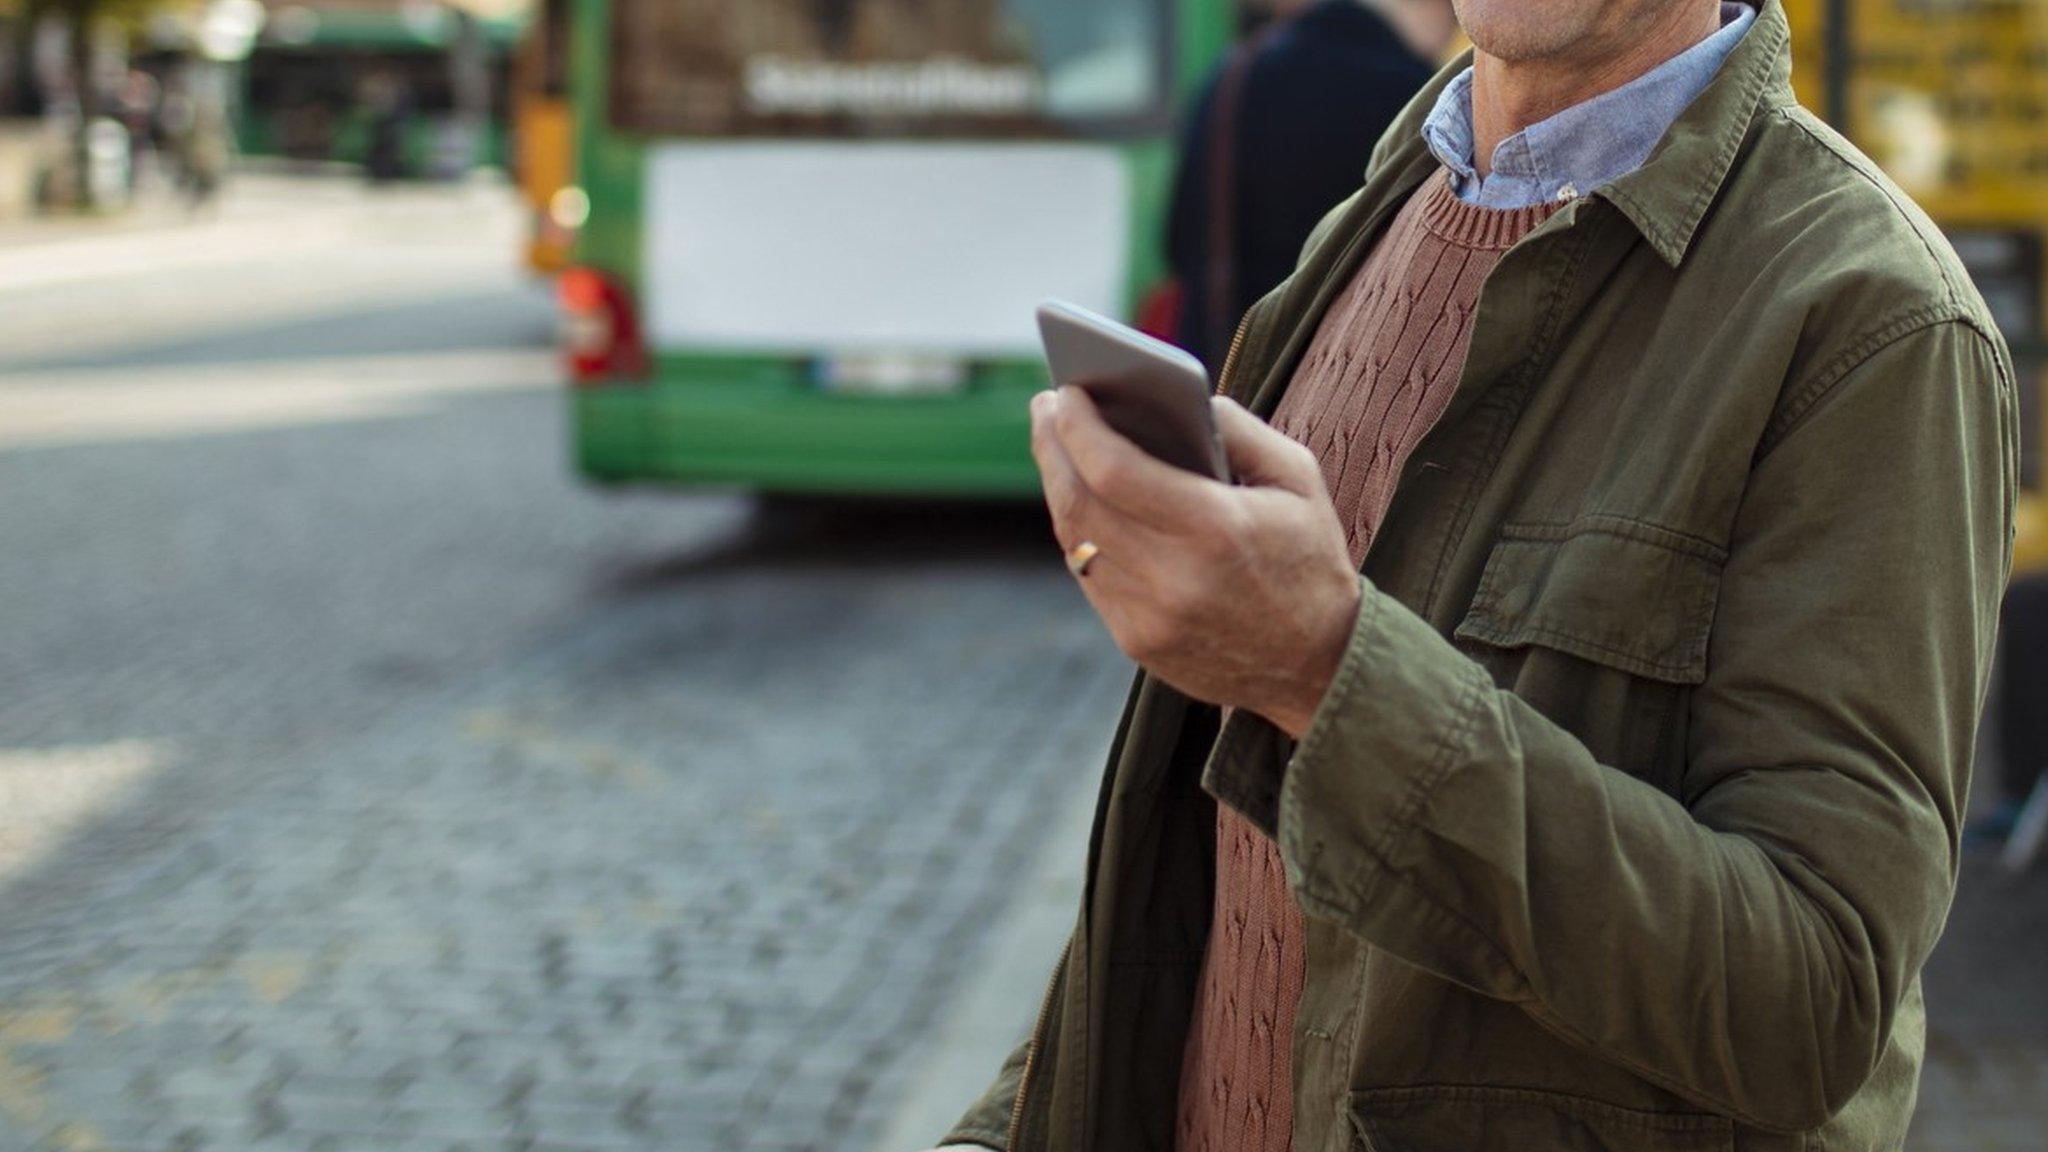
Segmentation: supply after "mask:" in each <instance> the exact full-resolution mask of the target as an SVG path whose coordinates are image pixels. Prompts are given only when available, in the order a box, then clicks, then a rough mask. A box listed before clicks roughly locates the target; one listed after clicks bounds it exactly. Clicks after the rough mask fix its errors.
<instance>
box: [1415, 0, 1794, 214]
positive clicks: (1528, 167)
mask: <svg viewBox="0 0 2048 1152" xmlns="http://www.w3.org/2000/svg"><path fill="white" fill-rule="evenodd" d="M1754 23H1756V10H1755V9H1754V8H1751V7H1750V6H1748V5H1747V4H1731V3H1724V4H1722V5H1721V30H1720V31H1719V32H1716V33H1714V34H1713V35H1712V36H1709V37H1707V38H1706V39H1705V40H1702V41H1700V42H1699V43H1698V44H1695V45H1693V46H1692V47H1691V48H1688V49H1686V50H1685V51H1684V52H1681V53H1679V54H1678V55H1676V56H1673V57H1672V58H1671V59H1669V60H1666V61H1665V62H1664V63H1662V64H1659V65H1658V66H1657V67H1655V68H1652V69H1651V70H1650V71H1648V72H1645V73H1644V74H1642V75H1641V76H1638V77H1636V78H1635V79H1634V80H1631V81H1629V82H1628V83H1626V84H1624V85H1622V86H1621V87H1619V88H1616V89H1614V90H1613V91H1611V92H1603V93H1601V94H1600V95H1598V96H1595V97H1593V98H1592V99H1591V100H1588V101H1586V102H1585V103H1583V104H1577V105H1574V106H1572V107H1570V108H1567V109H1565V110H1564V111H1562V112H1559V113H1558V114H1557V115H1555V116H1552V117H1551V118H1550V119H1548V120H1545V121H1543V122H1542V123H1540V124H1532V125H1530V126H1529V127H1528V128H1525V129H1523V130H1522V131H1520V132H1517V133H1515V134H1514V135H1513V136H1510V137H1508V138H1507V139H1506V140H1503V141H1501V143H1500V147H1498V148H1495V149H1494V150H1493V172H1492V173H1491V174H1490V175H1488V176H1486V177H1484V178H1481V176H1480V175H1479V171H1478V168H1477V166H1476V165H1475V164H1474V163H1473V155H1474V152H1475V151H1476V143H1475V141H1474V139H1473V131H1472V70H1471V69H1470V68H1467V69H1465V70H1464V71H1463V72H1461V73H1459V74H1458V76H1457V78H1456V79H1454V80H1452V81H1451V83H1450V86H1449V87H1448V88H1445V89H1444V93H1443V95H1442V96H1441V97H1439V98H1438V99H1437V102H1436V107H1435V108H1434V109H1433V110H1432V111H1431V112H1430V114H1429V119H1428V120H1427V121H1426V122H1425V123H1424V124H1423V126H1422V138H1423V140H1425V141H1426V142H1427V143H1428V144H1429V150H1430V151H1431V152H1432V153H1434V154H1435V155H1436V158H1437V161H1438V163H1441V164H1442V165H1443V166H1444V167H1445V168H1448V169H1450V172H1451V186H1452V187H1453V188H1454V189H1456V190H1457V193H1458V198H1459V199H1461V200H1464V201H1465V202H1466V203H1468V204H1477V205H1480V206H1482V207H1486V208H1527V207H1529V206H1531V205H1534V204H1548V203H1549V202H1551V201H1553V200H1571V199H1574V198H1576V197H1578V196H1580V195H1583V194H1584V193H1587V192H1591V191H1593V190H1594V189H1596V188H1599V187H1602V186H1603V185H1606V184H1610V183H1612V182H1614V181H1615V180H1618V179H1620V178H1621V177H1623V176H1626V175H1628V174H1629V173H1631V172H1633V171H1635V170H1636V169H1638V168H1641V167H1642V166H1643V164H1644V163H1645V162H1646V161H1648V160H1649V158H1650V154H1651V153H1652V152H1655V151H1656V150H1657V144H1658V142H1659V141H1661V140H1663V139H1664V134H1665V133H1667V132H1669V131H1670V130H1671V125H1672V124H1674V123H1675V122H1677V120H1678V118H1679V116H1681V115H1682V114H1684V112H1685V110H1686V109H1687V108H1689V107H1691V106H1692V102H1693V101H1694V100H1697V99H1699V95H1700V93H1702V92H1704V91H1706V90H1707V85H1708V84H1711V83H1713V80H1714V75H1715V73H1717V72H1719V71H1720V70H1721V65H1722V64H1723V63H1725V62H1726V61H1727V59H1728V54H1729V53H1731V52H1733V51H1735V46H1736V45H1737V44H1739V43H1741V42H1742V37H1743V36H1744V35H1745V34H1746V33H1747V32H1748V31H1749V28H1750V25H1752V24H1754Z"/></svg>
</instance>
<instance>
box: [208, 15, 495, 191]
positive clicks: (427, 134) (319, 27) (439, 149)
mask: <svg viewBox="0 0 2048 1152" xmlns="http://www.w3.org/2000/svg"><path fill="white" fill-rule="evenodd" d="M523 31H524V21H523V20H520V19H512V18H490V19H485V18H479V17H475V16H470V15H466V14H464V13H463V12H462V11H460V10H459V9H458V8H457V7H455V6H453V5H448V4H441V3H403V2H400V0H392V3H390V4H388V5H381V6H380V5H376V4H362V3H357V4H351V5H347V6H342V5H338V4H325V5H323V4H320V3H317V2H316V3H312V4H303V5H295V6H292V7H288V8H280V9H277V10H276V11H274V12H273V14H272V15H271V17H270V19H269V20H268V21H267V22H266V23H265V24H264V27H263V31H262V33H261V35H260V36H259V37H258V39H257V42H256V44H255V45H254V47H253V48H252V50H251V51H250V53H249V58H248V59H247V60H246V61H245V62H244V63H243V65H242V68H241V77H242V93H241V99H240V100H239V101H238V103H239V106H240V109H241V114H240V116H239V117H238V123H237V128H236V132H237V143H238V144H239V146H240V149H241V151H242V153H243V154H244V155H250V156H279V157H285V158H288V159H292V160H302V161H328V160H333V161H341V162H345V163H353V164H363V163H366V162H368V161H369V159H370V155H371V152H372V148H373V145H372V137H373V135H374V132H375V127H374V122H375V120H376V118H377V117H378V115H379V114H380V108H384V109H388V111H387V112H386V113H385V114H393V115H397V116H398V117H400V121H401V133H400V135H401V139H400V141H399V155H398V156H397V157H396V158H395V160H396V165H397V167H398V168H400V169H402V170H403V171H404V172H406V173H409V174H414V175H444V176H446V175H455V174H459V173H460V172H462V171H466V170H467V169H469V168H470V167H473V166H475V165H490V166H502V165H504V164H505V163H506V160H507V142H506V136H507V132H506V124H507V119H508V118H507V108H506V105H507V101H508V99H509V91H510V70H511V58H512V53H513V50H514V49H515V47H516V46H517V44H518V42H519V38H520V35H521V34H522V32H523Z"/></svg>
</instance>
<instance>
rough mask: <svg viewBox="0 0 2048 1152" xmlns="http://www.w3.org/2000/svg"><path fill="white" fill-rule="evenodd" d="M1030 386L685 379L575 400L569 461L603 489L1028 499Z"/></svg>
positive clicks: (579, 394)
mask: <svg viewBox="0 0 2048 1152" xmlns="http://www.w3.org/2000/svg"><path fill="white" fill-rule="evenodd" d="M1030 396H1031V389H1028V388H1016V387H1009V386H1005V387H999V388H986V389H978V390H974V391H970V392H967V393H964V394H961V395H957V396H945V397H880V396H840V395H833V394H829V393H825V392H821V391H817V390H812V389H791V388H754V387H747V386H734V387H726V386H721V385H718V384H715V383H709V382H702V381H692V382H687V383H667V382H663V381H660V380H657V381H655V382H654V383H651V384H645V385H607V386H599V387H595V388H584V389H578V390H577V391H575V392H574V393H572V400H571V406H572V412H571V415H572V422H573V424H574V429H575V432H574V435H575V439H576V454H577V461H578V464H579V467H580V469H581V471H582V473H583V475H584V476H586V477H587V478H589V479H591V480H594V481H597V482H599V483H609V484H618V483H666V484H676V485H688V486H706V487H712V486H717V487H739V488H748V489H754V490H757V491H763V492H789V493H843V494H872V495H878V496H880V495H892V496H962V497H984V496H986V497H1000V496H1030V495H1035V494H1036V493H1037V492H1038V490H1039V488H1038V471H1037V468H1036V466H1035V465H1033V463H1032V461H1031V451H1030V416H1029V409H1028V403H1029V400H1030Z"/></svg>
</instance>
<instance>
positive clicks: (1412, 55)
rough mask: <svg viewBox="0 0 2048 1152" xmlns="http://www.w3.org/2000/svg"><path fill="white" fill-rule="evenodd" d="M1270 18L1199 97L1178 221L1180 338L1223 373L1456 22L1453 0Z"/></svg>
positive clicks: (1332, 7) (1169, 244)
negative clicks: (1236, 336)
mask: <svg viewBox="0 0 2048 1152" xmlns="http://www.w3.org/2000/svg"><path fill="white" fill-rule="evenodd" d="M1271 15H1272V17H1273V20H1274V23H1272V24H1271V25H1269V26H1268V27H1267V28H1266V30H1265V31H1263V32H1260V33H1256V34H1254V37H1253V39H1252V40H1251V41H1249V42H1248V43H1246V44H1245V45H1243V46H1242V47H1240V48H1239V49H1238V50H1237V52H1235V53H1233V54H1232V55H1231V56H1230V57H1229V58H1228V59H1226V60H1225V61H1224V63H1223V64H1222V65H1221V66H1220V67H1219V68H1218V69H1217V71H1216V73H1215V75H1213V76H1211V77H1210V80H1209V83H1208V84H1207V85H1206V86H1205V87H1204V89H1203V92H1202V96H1201V98H1200V99H1199V100H1198V101H1197V102H1196V104H1195V110H1194V114H1193V115H1192V116H1190V117H1189V119H1188V125H1187V130H1186V132H1184V133H1183V135H1182V140H1181V166H1180V172H1179V174H1178V176H1177V177H1176V179H1175V181H1174V189H1173V210H1172V214H1171V216H1170V218H1169V220H1168V222H1167V237H1166V254H1167V262H1168V264H1169V265H1170V266H1171V267H1172V268H1173V270H1174V274H1175V276H1176V277H1178V279H1179V280H1180V283H1181V286H1182V288H1183V289H1184V297H1183V300H1182V306H1181V310H1180V316H1179V326H1178V332H1177V333H1176V335H1175V339H1176V341H1177V342H1178V343H1179V344H1180V345H1181V346H1182V347H1183V348H1186V349H1187V350H1188V351H1190V352H1193V353H1194V354H1195V355H1196V356H1198V357H1200V358H1201V359H1202V361H1203V362H1204V363H1206V364H1208V365H1209V366H1210V368H1211V369H1212V370H1214V369H1215V368H1217V367H1219V366H1220V363H1221V359H1222V355H1223V351H1224V349H1225V348H1226V347H1228V346H1229V344H1230V334H1231V332H1232V331H1233V330H1234V329H1235V328H1236V326H1237V321H1238V319H1239V318H1240V317H1242V316H1243V315H1244V314H1245V310H1246V309H1248V308H1250V307H1251V306H1252V303H1253V302H1254V301H1256V300H1257V299H1258V298H1259V297H1261V296H1264V295H1265V294H1266V293H1268V292H1270V291H1272V290H1273V287H1274V285H1276V284H1278V283H1280V281H1282V280H1284V279H1286V278H1287V275H1288V273H1290V272H1292V271H1294V261H1295V258H1296V257H1297V256H1299V255H1300V254H1301V246H1302V243H1303V242H1304V241H1306V240H1307V239H1308V234H1309V232H1310V231H1311V230H1313V229H1314V228H1315V226H1316V222H1317V221H1318V220H1321V219H1322V217H1323V213H1325V212H1328V211H1329V210H1330V205H1332V204H1335V203H1337V202H1338V201H1339V200H1342V199H1343V198H1344V197H1346V196H1349V195H1351V193H1353V192H1355V191H1357V189H1358V173H1359V172H1360V171H1361V170H1363V168H1364V167H1365V162H1366V160H1367V159H1368V158H1370V157H1371V155H1372V149H1373V145H1374V144H1376V143H1378V142H1379V139H1380V136H1381V135H1382V134H1384V133H1385V132H1386V130H1387V126H1388V125H1389V124H1392V123H1393V122H1394V117H1395V116H1396V115H1399V114H1400V111H1401V109H1402V107H1403V106H1405V105H1406V104H1407V103H1408V101H1409V100H1410V99H1412V98H1413V97H1414V96H1415V93H1416V92H1417V91H1418V90H1420V89H1421V87H1422V86H1423V85H1424V84H1426V83H1428V82H1429V78H1430V74H1431V73H1433V72H1434V71H1435V70H1436V66H1437V64H1439V63H1441V62H1442V60H1443V58H1444V56H1445V55H1446V54H1447V53H1448V52H1449V51H1450V49H1451V43H1452V41H1453V40H1454V39H1455V37H1456V35H1457V30H1458V26H1457V20H1456V17H1455V16H1454V14H1453V13H1452V10H1451V4H1450V0H1285V2H1284V3H1281V4H1278V5H1276V6H1274V10H1273V12H1272V13H1271ZM1339 108H1341V109H1343V114H1342V115H1332V114H1331V112H1332V110H1333V109H1339Z"/></svg>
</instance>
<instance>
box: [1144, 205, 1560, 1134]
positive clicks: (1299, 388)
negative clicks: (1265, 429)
mask: <svg viewBox="0 0 2048 1152" xmlns="http://www.w3.org/2000/svg"><path fill="white" fill-rule="evenodd" d="M1556 207H1557V206H1556V205H1542V206H1538V207H1534V208H1524V209H1518V210H1513V211H1504V210H1500V209H1493V208H1479V207H1475V206H1473V205H1470V204H1466V203H1465V202H1463V201H1461V200H1459V199H1458V197H1457V195H1456V194H1455V193H1454V192H1453V191H1452V190H1451V187H1450V183H1449V180H1448V178H1447V177H1446V176H1445V175H1444V174H1443V173H1441V172H1440V173H1438V174H1437V176H1436V177H1435V178H1434V179H1432V180H1431V181H1430V182H1429V183H1427V184H1425V185H1424V186H1423V187H1422V189H1421V190H1420V191H1418V192H1417V193H1416V194H1415V197H1414V198H1413V199H1412V200H1410V201H1409V203H1408V205H1407V206H1406V207H1405V208H1403V209H1402V211H1401V214H1400V215H1399V216H1398V217H1396V219H1395V221H1394V223H1393V224H1392V225H1391V226H1390V227H1389V228H1388V230H1387V233H1386V235H1385V236H1384V237H1383V238H1382V239H1381V240H1380V243H1379V246H1378V247H1377V248H1375V249H1374V250H1373V252H1372V254H1371V255H1370V256H1369V257H1367V259H1366V261H1365V264H1364V266H1363V267H1361V268H1360V269H1359V271H1358V274H1357V276H1356V277H1355V278H1354V279H1353V280H1352V282H1351V284H1350V286H1349V287H1347V288H1346V289H1345V291H1344V294H1343V295H1342V296H1341V297H1339V298H1338V300H1337V302H1336V303H1335V305H1334V306H1332V307H1331V309H1330V311H1329V314H1328V315H1327V316H1325V317H1324V319H1323V324H1322V327H1321V328H1320V329H1318V330H1317V332H1316V337H1315V340H1314V341H1313V342H1312V343H1311V344H1310V345H1309V350H1308V354H1307V356H1306V357H1305V358H1304V359H1303V360H1302V363H1301V367H1300V368H1299V369H1298V370H1297V371H1296V373H1295V377H1294V380H1293V382H1292V384H1291V386H1290V387H1289V388H1288V390H1287V396H1286V398H1285V399H1284V400H1282V401H1281V404H1280V409H1279V411H1278V412H1276V413H1275V414H1274V417H1273V426H1274V427H1275V428H1278V429H1279V430H1280V431H1282V432H1284V433H1286V434H1287V435H1288V436H1290V437H1292V438H1294V439H1295V440H1297V441H1299V442H1300V443H1302V444H1304V445H1306V446H1307V447H1308V448H1309V449H1311V450H1312V451H1314V452H1315V454H1316V458H1317V459H1318V460H1320V461H1322V465H1323V481H1324V483H1325V484H1327V485H1328V486H1329V489H1330V495H1331V497H1332V498H1333V499H1334V500H1335V501H1336V505H1337V514H1338V515H1339V516H1340V517H1341V518H1342V519H1343V521H1344V528H1345V533H1346V536H1347V538H1348V540H1349V541H1350V545H1351V559H1352V562H1353V563H1354V564H1359V565H1362V564H1363V563H1364V562H1365V554H1366V550H1367V549H1368V548H1370V547H1371V546H1372V538H1373V533H1374V532H1375V531H1377V530H1378V528H1379V525H1380V521H1381V520H1382V519H1383V518H1384V517H1385V516H1386V512H1387V505H1388V504H1389V503H1391V502H1392V500H1393V498H1394V485H1395V483H1396V482H1397V481H1398V480H1399V479H1400V477H1401V468H1402V466H1403V465H1404V464H1405V463H1406V461H1407V459H1408V455H1409V453H1411V452H1413V451H1414V450H1415V446H1416V445H1417V444H1419V443H1421V441H1422V438H1423V436H1424V435H1426V434H1427V433H1428V432H1429V430H1430V428H1431V426H1433V425H1434V424H1435V423H1436V421H1437V418H1438V417H1440V416H1442V415H1443V412H1444V408H1445V407H1446V406H1447V405H1448V404H1449V403H1450V400H1451V394H1452V393H1453V392H1454V391H1456V389H1457V386H1458V377H1459V375H1460V374H1461V373H1462V372H1463V371H1464V367H1465V352H1466V349H1467V347H1468V346H1469V344H1470V337H1471V331H1472V314H1473V312H1474V311H1475V310H1477V308H1478V306H1479V290H1480V288H1481V287H1483V286H1484V285H1485V283H1486V278H1487V276H1488V275H1490V274H1491V273H1492V271H1493V269H1494V266H1495V265H1496V264H1498V263H1499V262H1500V258H1501V256H1502V254H1503V253H1505V252H1506V251H1507V250H1508V249H1509V248H1511V247H1513V246H1514V245H1515V242H1516V241H1518V240H1520V239H1521V238H1522V237H1524V236H1526V235H1528V234H1529V232H1530V231H1531V230H1532V229H1534V228H1535V227H1536V226H1537V225H1538V224H1541V223H1542V222H1543V221H1544V220H1545V219H1547V218H1548V217H1549V215H1550V214H1551V213H1552V212H1553V211H1555V210H1556ZM1302 949H1303V928H1302V922H1301V910H1300V909H1299V908H1298V907H1296V906H1295V903H1294V899H1293V897H1292V896H1291V895H1289V893H1288V891H1287V878H1286V875H1285V874H1284V872H1283V871H1282V868H1281V862H1280V850H1279V848H1278V847H1277V846H1276V845H1275V844H1274V843H1273V841H1272V840H1270V839H1268V838H1267V837H1266V836H1265V835H1264V834H1262V833H1260V832H1259V831H1258V829H1257V828H1255V827H1253V826H1252V825H1251V824H1250V823H1249V822H1248V821H1246V820H1245V819H1244V818H1243V817H1241V816H1239V815H1237V814H1236V813H1235V812H1233V811H1231V810H1230V809H1229V808H1227V807H1219V808H1218V810H1217V818H1216V907H1215V921H1214V925H1213V927H1212V928H1211V929H1210V936H1209V952H1208V958H1207V960H1206V961H1205V963H1204V965H1203V972H1202V984H1201V990H1200V992H1199V994H1198V998H1197V1000H1196V1002H1195V1013H1194V1024H1193V1027H1192V1028H1191V1030H1190V1031H1189V1034H1188V1046H1187V1052H1186V1058H1185V1062H1184V1064H1183V1065H1182V1071H1181V1089H1180V1116H1179V1126H1178V1134H1177V1138H1176V1146H1177V1150H1178V1152H1287V1150H1288V1147H1289V1144H1290V1142H1291V1140H1292V1137H1293V1129H1294V1086H1293V1078H1292V1059H1291V1055H1292V1054H1291V1052H1290V1046H1291V1044H1292V1041H1293V1036H1294V1017H1295V1008H1296V1006H1297V1003H1298V1002H1299V1000H1300V998H1301V983H1302V973H1303V968H1304V959H1305V958H1304V954H1303V951H1302Z"/></svg>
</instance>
